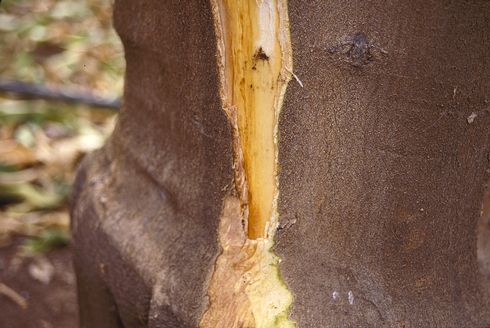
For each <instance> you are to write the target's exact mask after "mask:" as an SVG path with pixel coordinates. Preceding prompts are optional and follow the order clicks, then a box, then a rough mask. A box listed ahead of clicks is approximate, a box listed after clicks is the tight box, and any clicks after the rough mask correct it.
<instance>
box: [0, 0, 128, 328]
mask: <svg viewBox="0 0 490 328" xmlns="http://www.w3.org/2000/svg"><path fill="white" fill-rule="evenodd" d="M123 72H124V55H123V50H122V45H121V44H120V41H119V39H118V37H117V35H116V33H115V32H114V30H113V28H112V1H111V0H82V1H80V0H77V1H75V0H35V1H32V0H3V1H1V2H0V327H8V328H13V327H23V328H24V327H40V328H49V327H56V328H58V327H77V326H78V325H77V320H78V318H77V315H78V314H77V305H76V293H75V276H74V273H73V269H72V265H71V251H70V247H71V246H70V234H69V214H68V197H69V193H70V187H71V185H72V182H73V179H74V175H75V170H76V167H77V163H79V161H80V160H81V159H82V158H83V156H84V155H85V154H86V153H87V152H90V151H92V150H94V149H97V148H99V147H101V146H102V145H103V143H104V141H105V140H106V138H107V137H108V135H109V134H110V133H111V131H112V129H113V126H114V122H115V119H116V115H117V108H118V106H119V103H118V99H119V98H120V96H121V94H122V88H123ZM87 104H89V105H87Z"/></svg>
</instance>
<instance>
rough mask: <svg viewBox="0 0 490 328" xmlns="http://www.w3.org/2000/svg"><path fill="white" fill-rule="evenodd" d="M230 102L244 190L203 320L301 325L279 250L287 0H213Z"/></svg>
mask: <svg viewBox="0 0 490 328" xmlns="http://www.w3.org/2000/svg"><path fill="white" fill-rule="evenodd" d="M211 4H212V7H213V13H214V18H215V29H216V34H217V40H218V53H219V56H218V66H219V73H220V80H221V98H222V103H223V109H224V110H225V112H226V113H227V115H228V118H229V120H230V123H231V125H232V127H233V130H234V140H233V146H234V169H235V187H236V191H237V192H236V194H237V197H232V196H230V197H229V198H227V199H226V200H225V204H224V209H223V213H222V216H221V222H220V229H219V238H220V245H221V247H222V253H221V254H220V256H219V257H218V259H217V261H216V264H215V268H214V272H213V276H212V279H211V283H210V287H209V290H208V295H209V298H210V305H209V308H208V309H207V311H206V313H205V314H204V317H203V319H202V321H201V327H227V328H232V327H294V326H295V323H294V322H292V321H290V320H289V319H288V310H289V307H290V305H291V303H292V295H291V293H290V292H289V290H288V289H287V287H286V286H285V284H284V283H283V281H282V280H281V278H280V274H279V268H278V263H279V258H277V256H275V255H274V254H273V253H272V251H271V248H272V245H273V238H274V232H275V230H276V226H277V222H278V215H277V197H278V194H279V190H278V180H277V172H278V164H277V162H278V147H277V128H278V127H277V125H278V118H279V112H280V109H281V106H282V102H283V97H284V93H285V91H286V86H287V83H288V82H289V80H290V79H291V67H292V57H291V45H290V38H289V24H288V18H287V7H286V1H285V0H258V1H257V0H244V1H235V0H211Z"/></svg>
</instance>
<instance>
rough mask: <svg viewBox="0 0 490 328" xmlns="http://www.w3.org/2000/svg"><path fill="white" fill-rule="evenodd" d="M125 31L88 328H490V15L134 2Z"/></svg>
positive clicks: (96, 232) (123, 19)
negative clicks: (484, 231)
mask: <svg viewBox="0 0 490 328" xmlns="http://www.w3.org/2000/svg"><path fill="white" fill-rule="evenodd" d="M115 25H116V29H117V31H118V33H119V35H120V36H121V39H122V41H123V43H124V46H125V54H126V60H127V72H126V87H125V94H124V104H123V109H122V111H121V114H120V117H119V121H118V124H117V127H116V130H115V132H114V134H113V136H112V137H111V139H110V141H109V142H108V144H107V145H106V146H105V148H104V149H103V150H101V151H99V152H97V153H95V154H93V155H92V156H90V158H88V159H86V160H85V161H84V163H83V164H82V166H81V169H80V172H79V175H78V179H77V184H76V186H75V193H74V196H73V200H74V202H73V207H72V218H73V222H72V229H73V234H74V242H75V252H76V254H75V257H76V258H75V264H76V268H77V275H78V283H79V298H80V304H81V320H82V327H122V326H124V327H197V326H200V327H226V328H228V327H294V326H295V325H297V326H298V327H396V328H401V327H404V328H408V327H454V328H460V327H481V328H487V327H489V326H490V293H489V289H488V287H489V285H490V284H489V281H488V279H486V278H485V275H484V274H482V270H480V269H479V266H478V261H477V233H476V229H477V223H478V218H479V216H480V208H481V204H482V199H483V192H484V183H485V182H486V179H487V178H488V170H489V168H490V166H489V160H490V142H489V141H490V125H489V123H490V115H489V111H490V107H489V103H488V101H489V99H488V97H489V95H490V57H489V55H488V54H489V52H490V3H489V2H488V1H479V0H477V1H472V2H463V1H426V0H425V1H419V0H415V1H391V2H388V3H385V2H382V1H374V0H373V1H369V0H368V1H348V2H346V1H339V0H332V1H319V0H314V1H313V0H311V1H299V0H289V1H286V0H259V1H255V0H240V1H234V0H202V1H176V0H175V1H174V0H168V1H160V0H146V1H129V0H116V4H115ZM293 72H294V73H293Z"/></svg>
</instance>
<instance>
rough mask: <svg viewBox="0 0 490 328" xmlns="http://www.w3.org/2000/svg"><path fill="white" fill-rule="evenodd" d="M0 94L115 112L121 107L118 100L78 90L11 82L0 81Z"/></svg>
mask: <svg viewBox="0 0 490 328" xmlns="http://www.w3.org/2000/svg"><path fill="white" fill-rule="evenodd" d="M0 94H3V95H7V96H13V97H15V98H20V99H44V100H52V101H59V102H65V103H70V104H83V105H87V106H91V107H99V108H107V109H115V110H117V109H119V107H121V100H120V99H119V98H113V99H108V98H104V97H100V96H97V95H94V94H92V93H90V92H85V91H80V90H74V89H65V88H63V89H61V88H52V87H46V86H44V85H39V84H34V83H25V82H20V81H12V80H2V79H0Z"/></svg>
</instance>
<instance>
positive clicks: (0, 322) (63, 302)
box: [0, 239, 78, 328]
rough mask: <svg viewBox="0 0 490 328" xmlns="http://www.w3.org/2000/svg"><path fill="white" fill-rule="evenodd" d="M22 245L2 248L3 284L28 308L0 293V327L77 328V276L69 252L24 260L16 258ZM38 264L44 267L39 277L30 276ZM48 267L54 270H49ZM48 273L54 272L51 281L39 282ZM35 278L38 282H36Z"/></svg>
mask: <svg viewBox="0 0 490 328" xmlns="http://www.w3.org/2000/svg"><path fill="white" fill-rule="evenodd" d="M21 241H22V240H21V239H17V240H16V242H15V243H14V244H13V245H10V246H8V247H4V248H0V284H4V285H5V286H7V287H8V288H10V289H12V290H14V291H15V292H16V293H18V295H20V296H22V297H23V298H24V299H25V301H26V304H27V307H26V308H25V309H24V308H22V306H21V302H20V303H19V302H16V301H14V300H13V299H12V298H11V297H7V296H5V293H2V292H0V327H1V328H30V327H32V328H34V327H35V328H65V327H66V328H72V327H75V328H76V327H78V310H77V301H76V288H75V286H76V285H75V275H74V273H73V267H72V261H71V250H70V248H69V247H68V248H64V249H61V250H57V251H53V252H50V253H48V254H46V255H41V256H38V257H36V258H23V259H22V258H19V256H17V255H16V254H17V251H18V248H17V246H18V245H19V244H20V243H21ZM39 263H43V264H44V270H42V269H41V274H40V276H39V274H38V275H36V274H32V273H30V271H32V269H33V267H35V266H36V265H37V266H38V267H40V265H39ZM46 266H48V267H49V268H51V269H53V270H50V269H46ZM41 267H42V266H41ZM46 271H48V272H49V271H52V272H53V273H52V275H51V279H50V281H49V282H46V283H44V282H41V281H39V280H38V279H41V280H42V277H43V273H42V272H44V276H46ZM35 276H37V277H38V278H37V279H36V278H34V277H35ZM48 276H49V274H48ZM39 277H41V278H39ZM0 289H1V288H0Z"/></svg>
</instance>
